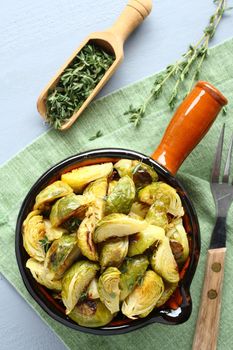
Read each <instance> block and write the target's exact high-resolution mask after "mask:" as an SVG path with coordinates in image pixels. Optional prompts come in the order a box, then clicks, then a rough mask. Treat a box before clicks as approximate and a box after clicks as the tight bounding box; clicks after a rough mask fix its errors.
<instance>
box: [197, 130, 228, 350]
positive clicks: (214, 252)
mask: <svg viewBox="0 0 233 350" xmlns="http://www.w3.org/2000/svg"><path fill="white" fill-rule="evenodd" d="M224 131H225V124H224V125H223V127H222V130H221V134H220V137H219V141H218V146H217V150H216V155H215V159H214V164H213V169H212V175H211V191H212V194H213V197H214V201H215V207H216V223H215V226H214V229H213V232H212V236H211V240H210V246H209V250H208V254H207V262H206V272H205V279H204V284H203V290H202V298H201V305H200V309H199V314H198V318H197V324H196V331H195V335H194V340H193V350H214V349H216V347H217V338H218V328H219V320H220V311H221V293H222V285H223V276H224V260H225V254H226V218H227V213H228V210H229V208H230V205H231V203H232V201H233V182H230V169H231V158H232V148H233V135H232V139H231V142H230V146H229V149H228V154H227V160H226V164H225V168H224V171H223V176H221V161H222V149H223V140H224Z"/></svg>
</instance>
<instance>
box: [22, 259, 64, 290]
mask: <svg viewBox="0 0 233 350" xmlns="http://www.w3.org/2000/svg"><path fill="white" fill-rule="evenodd" d="M26 267H27V268H28V269H29V270H30V271H31V274H32V276H33V277H34V278H35V280H36V281H37V282H38V283H40V284H42V286H45V287H46V288H48V289H53V290H56V291H58V292H59V291H61V280H60V281H52V279H51V277H52V276H51V274H50V273H48V271H46V270H45V268H44V264H43V263H40V262H38V261H36V260H35V259H33V258H30V259H28V261H27V263H26Z"/></svg>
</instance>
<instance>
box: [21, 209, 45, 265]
mask: <svg viewBox="0 0 233 350" xmlns="http://www.w3.org/2000/svg"><path fill="white" fill-rule="evenodd" d="M39 214H40V211H39V210H34V211H32V212H30V213H29V214H28V216H27V217H26V219H25V220H24V222H23V246H24V248H25V249H26V251H27V253H28V254H29V255H30V257H32V258H34V259H36V260H38V261H44V259H45V251H44V247H43V244H42V242H43V240H44V238H45V224H44V220H43V216H41V215H39Z"/></svg>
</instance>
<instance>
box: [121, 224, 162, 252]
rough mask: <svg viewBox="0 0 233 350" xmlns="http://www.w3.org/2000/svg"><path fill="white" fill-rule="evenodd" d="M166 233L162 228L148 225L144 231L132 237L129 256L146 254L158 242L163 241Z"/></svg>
mask: <svg viewBox="0 0 233 350" xmlns="http://www.w3.org/2000/svg"><path fill="white" fill-rule="evenodd" d="M164 237H165V231H164V229H162V228H161V227H157V226H154V225H148V226H147V227H146V228H145V229H144V230H142V231H140V232H138V233H136V234H135V235H133V236H130V241H129V250H128V256H134V255H138V254H142V253H144V251H145V250H146V249H148V248H150V247H151V246H153V244H154V243H155V242H156V241H158V240H163V239H164Z"/></svg>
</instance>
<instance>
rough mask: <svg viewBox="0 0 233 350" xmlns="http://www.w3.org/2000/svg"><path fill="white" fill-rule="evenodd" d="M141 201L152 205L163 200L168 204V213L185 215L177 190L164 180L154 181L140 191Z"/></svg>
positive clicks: (176, 215) (177, 215)
mask: <svg viewBox="0 0 233 350" xmlns="http://www.w3.org/2000/svg"><path fill="white" fill-rule="evenodd" d="M138 198H139V200H140V201H141V202H143V203H147V204H149V205H152V204H153V203H154V202H155V201H162V202H163V203H164V204H166V206H167V213H170V214H172V215H173V216H175V217H180V216H183V215H184V210H183V207H182V203H181V200H180V197H179V195H178V194H177V193H176V190H175V189H174V188H173V187H171V186H169V185H168V184H166V183H164V182H161V181H160V182H153V183H152V184H150V185H148V186H146V187H144V188H143V189H141V190H140V191H139V193H138Z"/></svg>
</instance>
